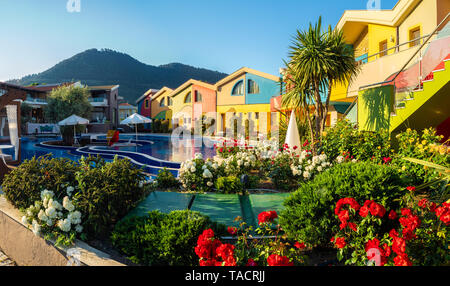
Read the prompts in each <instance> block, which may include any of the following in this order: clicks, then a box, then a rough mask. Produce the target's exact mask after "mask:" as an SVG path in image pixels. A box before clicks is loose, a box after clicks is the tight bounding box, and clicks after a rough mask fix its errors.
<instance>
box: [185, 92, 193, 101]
mask: <svg viewBox="0 0 450 286" xmlns="http://www.w3.org/2000/svg"><path fill="white" fill-rule="evenodd" d="M191 101H192V100H191V93H190V92H189V93H188V94H187V95H186V97H185V98H184V103H191Z"/></svg>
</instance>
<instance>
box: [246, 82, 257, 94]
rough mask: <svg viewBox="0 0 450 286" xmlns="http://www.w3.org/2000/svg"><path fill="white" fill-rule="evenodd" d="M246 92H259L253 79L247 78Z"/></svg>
mask: <svg viewBox="0 0 450 286" xmlns="http://www.w3.org/2000/svg"><path fill="white" fill-rule="evenodd" d="M248 93H249V94H255V93H259V86H258V84H257V83H256V82H255V81H254V80H251V79H249V80H248Z"/></svg>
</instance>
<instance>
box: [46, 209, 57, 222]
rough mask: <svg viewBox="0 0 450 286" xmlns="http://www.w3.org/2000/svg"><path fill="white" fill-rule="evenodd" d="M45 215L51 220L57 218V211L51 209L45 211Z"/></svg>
mask: <svg viewBox="0 0 450 286" xmlns="http://www.w3.org/2000/svg"><path fill="white" fill-rule="evenodd" d="M45 214H46V215H47V216H48V217H49V218H50V219H54V218H56V215H57V213H56V209H55V208H54V207H49V208H48V209H46V210H45Z"/></svg>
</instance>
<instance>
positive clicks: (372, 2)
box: [366, 0, 381, 11]
mask: <svg viewBox="0 0 450 286" xmlns="http://www.w3.org/2000/svg"><path fill="white" fill-rule="evenodd" d="M366 7H367V10H376V11H378V10H381V0H368V1H367V6H366Z"/></svg>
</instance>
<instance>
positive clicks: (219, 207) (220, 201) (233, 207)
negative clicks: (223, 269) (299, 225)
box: [127, 191, 290, 227]
mask: <svg viewBox="0 0 450 286" xmlns="http://www.w3.org/2000/svg"><path fill="white" fill-rule="evenodd" d="M289 195H290V194H289V193H274V194H250V195H248V196H241V195H237V194H229V195H226V194H214V193H209V194H186V193H172V192H160V191H155V192H152V193H151V194H150V195H149V196H148V197H147V198H146V199H145V200H143V201H142V202H141V203H140V204H139V205H138V206H137V207H136V208H135V209H133V210H132V211H131V212H130V213H128V215H127V217H131V216H145V215H146V214H147V213H148V212H149V211H153V210H159V211H161V212H163V213H169V212H171V211H174V210H186V209H190V210H193V211H199V212H201V213H202V214H205V215H207V216H209V217H210V218H211V220H213V221H216V222H219V223H223V224H225V225H227V226H238V224H239V222H236V221H234V220H235V218H236V217H238V216H239V217H242V218H243V220H244V221H245V222H246V223H247V224H248V225H251V226H254V227H256V226H257V221H258V219H257V217H258V214H259V213H261V212H263V211H271V210H275V211H277V212H279V211H281V210H283V209H284V206H283V202H284V200H285V199H286V198H287V197H288V196H289Z"/></svg>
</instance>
